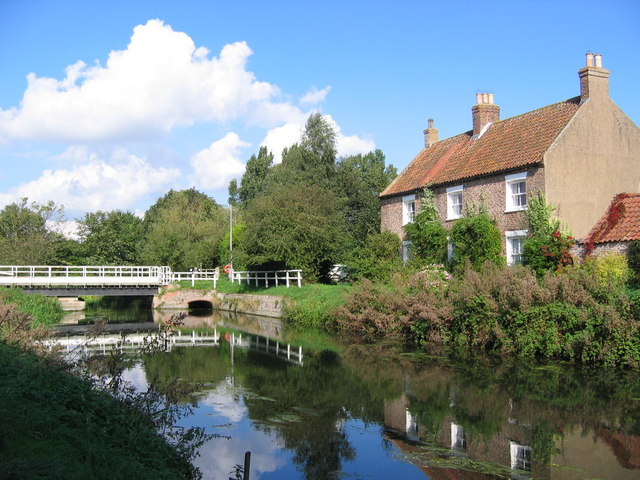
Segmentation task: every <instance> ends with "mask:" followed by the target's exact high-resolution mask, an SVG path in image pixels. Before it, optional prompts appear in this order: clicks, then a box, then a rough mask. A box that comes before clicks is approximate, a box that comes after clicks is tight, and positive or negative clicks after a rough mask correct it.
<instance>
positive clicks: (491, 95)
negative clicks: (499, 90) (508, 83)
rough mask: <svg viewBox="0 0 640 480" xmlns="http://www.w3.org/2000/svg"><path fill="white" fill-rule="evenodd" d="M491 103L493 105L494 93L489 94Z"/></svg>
mask: <svg viewBox="0 0 640 480" xmlns="http://www.w3.org/2000/svg"><path fill="white" fill-rule="evenodd" d="M489 103H490V104H492V105H493V93H490V94H489Z"/></svg>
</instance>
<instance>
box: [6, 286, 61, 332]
mask: <svg viewBox="0 0 640 480" xmlns="http://www.w3.org/2000/svg"><path fill="white" fill-rule="evenodd" d="M0 304H5V305H6V304H15V305H16V307H17V309H18V310H19V311H20V312H23V313H24V314H26V315H28V316H29V318H30V319H31V322H30V323H31V326H32V327H51V326H53V325H57V324H58V323H60V320H61V319H62V316H63V314H64V312H63V311H62V307H61V306H60V303H59V302H58V300H57V299H56V298H55V297H45V296H42V295H33V294H26V293H23V292H22V290H20V289H19V288H5V289H2V290H0Z"/></svg>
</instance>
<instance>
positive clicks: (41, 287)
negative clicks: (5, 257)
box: [0, 265, 218, 296]
mask: <svg viewBox="0 0 640 480" xmlns="http://www.w3.org/2000/svg"><path fill="white" fill-rule="evenodd" d="M181 280H191V282H192V283H193V282H194V281H195V280H210V281H212V282H213V288H214V289H215V288H216V283H217V281H218V271H217V270H192V271H190V272H172V271H171V268H169V267H157V266H66V265H58V266H51V265H40V266H33V265H31V266H17V265H5V266H0V287H1V286H5V287H20V288H22V289H25V290H31V291H37V292H38V293H44V294H45V295H47V294H52V295H54V296H63V294H64V293H70V294H72V295H76V294H77V293H76V292H78V291H80V290H83V292H82V293H86V291H87V290H90V291H96V292H97V291H100V292H103V293H102V294H104V295H108V294H109V293H108V292H111V291H115V293H118V294H129V295H133V294H139V293H141V292H143V291H144V292H147V293H150V292H153V291H154V290H155V291H157V289H158V288H159V287H161V286H163V285H169V284H171V283H176V282H179V281H181ZM118 290H119V292H118ZM125 291H126V292H133V293H123V292H125ZM61 292H62V293H61ZM136 292H137V293H136ZM151 294H153V293H151Z"/></svg>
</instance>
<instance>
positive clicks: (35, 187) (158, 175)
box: [10, 148, 180, 212]
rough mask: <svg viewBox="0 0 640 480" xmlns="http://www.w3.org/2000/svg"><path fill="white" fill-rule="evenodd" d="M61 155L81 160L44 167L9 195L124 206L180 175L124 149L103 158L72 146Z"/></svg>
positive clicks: (80, 206)
mask: <svg viewBox="0 0 640 480" xmlns="http://www.w3.org/2000/svg"><path fill="white" fill-rule="evenodd" d="M83 151H84V152H85V155H84V157H83V156H82V152H83ZM62 157H70V158H74V159H76V160H78V159H80V158H82V160H83V161H77V162H76V163H74V165H73V166H72V167H70V168H63V169H58V170H44V171H43V172H42V174H41V176H40V177H39V178H37V179H35V180H32V181H30V182H26V183H23V184H21V185H19V186H18V187H16V188H15V189H13V191H11V192H10V195H11V197H13V198H14V199H18V198H21V197H28V198H29V200H32V201H36V202H47V201H49V200H53V201H54V202H56V203H57V204H59V205H64V206H65V209H66V210H67V211H69V210H70V211H81V212H86V211H96V210H114V209H127V208H129V207H130V206H131V205H133V204H135V203H136V202H137V201H138V200H139V199H140V198H143V197H144V196H145V195H147V194H149V193H152V192H156V191H162V190H164V189H165V188H166V187H167V186H168V185H169V184H171V183H172V182H174V181H175V179H176V178H177V177H179V175H180V170H179V169H177V168H163V167H153V166H152V165H151V164H150V163H149V162H148V161H147V160H145V159H143V158H140V157H137V156H135V155H132V154H130V153H128V152H126V151H125V150H118V151H116V152H114V153H113V154H112V155H111V158H109V159H107V160H104V159H101V158H99V157H97V156H96V155H95V154H91V153H89V152H88V151H86V150H83V149H82V148H72V149H70V150H68V151H67V152H65V154H63V155H62Z"/></svg>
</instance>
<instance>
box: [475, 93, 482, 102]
mask: <svg viewBox="0 0 640 480" xmlns="http://www.w3.org/2000/svg"><path fill="white" fill-rule="evenodd" d="M481 103H482V94H481V93H476V105H480V104H481Z"/></svg>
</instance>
